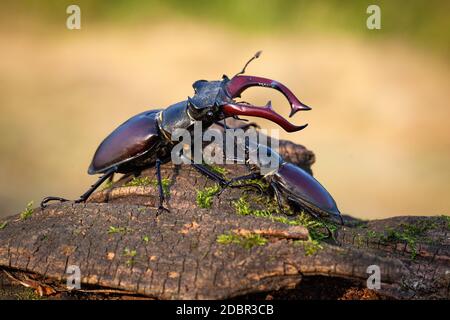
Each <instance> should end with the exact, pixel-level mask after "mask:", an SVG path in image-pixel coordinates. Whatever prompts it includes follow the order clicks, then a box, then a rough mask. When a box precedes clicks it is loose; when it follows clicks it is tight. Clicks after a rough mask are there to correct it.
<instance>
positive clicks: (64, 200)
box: [40, 197, 69, 209]
mask: <svg viewBox="0 0 450 320" xmlns="http://www.w3.org/2000/svg"><path fill="white" fill-rule="evenodd" d="M50 201H59V202H66V201H69V200H68V199H65V198H61V197H45V198H44V199H42V201H41V204H40V207H41V209H45V208H46V207H47V203H48V202H50Z"/></svg>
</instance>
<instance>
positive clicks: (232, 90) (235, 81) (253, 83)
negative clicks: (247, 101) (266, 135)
mask: <svg viewBox="0 0 450 320" xmlns="http://www.w3.org/2000/svg"><path fill="white" fill-rule="evenodd" d="M250 87H266V88H272V89H275V90H277V91H279V92H281V93H282V94H283V95H284V96H285V97H286V99H287V100H288V101H289V104H290V105H291V113H290V114H289V117H292V116H293V115H294V114H295V113H297V112H298V111H300V110H305V111H306V110H311V108H310V107H308V106H307V105H305V104H303V103H302V102H300V100H298V98H297V97H296V96H295V95H294V94H293V93H292V91H291V90H289V89H288V88H287V87H286V86H285V85H283V84H282V83H279V82H278V81H275V80H272V79H267V78H262V77H254V76H234V77H233V78H232V79H231V80H230V81H228V83H227V84H226V86H225V90H226V92H227V94H228V95H229V96H230V97H231V98H236V97H240V96H241V93H242V92H243V91H244V90H245V89H248V88H250Z"/></svg>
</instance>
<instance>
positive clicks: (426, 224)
mask: <svg viewBox="0 0 450 320" xmlns="http://www.w3.org/2000/svg"><path fill="white" fill-rule="evenodd" d="M438 227H439V225H438V224H437V222H436V221H433V220H431V221H430V220H423V221H418V222H416V223H411V224H409V223H402V224H400V225H399V226H398V227H397V228H395V229H394V228H387V229H386V230H385V231H384V232H377V231H373V230H369V231H368V232H367V238H368V239H370V240H371V239H374V240H378V241H380V242H381V243H384V244H387V243H398V242H402V243H406V244H407V245H408V246H409V248H410V250H411V259H413V260H414V259H415V258H416V256H417V254H418V252H417V243H418V242H425V243H431V242H432V240H431V239H429V238H428V237H427V236H426V232H428V231H429V230H432V229H436V228H438Z"/></svg>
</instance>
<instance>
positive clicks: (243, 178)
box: [217, 172, 264, 196]
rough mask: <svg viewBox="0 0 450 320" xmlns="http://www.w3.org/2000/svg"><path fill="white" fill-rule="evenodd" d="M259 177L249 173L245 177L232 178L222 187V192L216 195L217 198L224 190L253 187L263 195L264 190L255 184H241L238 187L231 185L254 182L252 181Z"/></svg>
mask: <svg viewBox="0 0 450 320" xmlns="http://www.w3.org/2000/svg"><path fill="white" fill-rule="evenodd" d="M260 177H261V175H259V174H257V173H254V172H252V173H250V174H247V175H245V176H240V177H235V178H232V179H230V180H228V181H227V182H226V183H225V185H223V186H222V190H220V191H219V193H218V194H217V196H220V195H221V194H222V192H224V191H225V189H226V188H244V187H255V188H257V189H258V191H259V192H260V193H261V194H263V193H264V190H263V189H262V188H261V186H260V185H258V184H257V183H242V184H238V185H233V183H235V182H238V181H244V180H254V179H258V178H260Z"/></svg>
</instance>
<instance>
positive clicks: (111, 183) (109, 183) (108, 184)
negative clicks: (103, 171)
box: [102, 180, 114, 190]
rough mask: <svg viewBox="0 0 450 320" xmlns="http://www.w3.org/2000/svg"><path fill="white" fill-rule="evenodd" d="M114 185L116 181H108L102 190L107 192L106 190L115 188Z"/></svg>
mask: <svg viewBox="0 0 450 320" xmlns="http://www.w3.org/2000/svg"><path fill="white" fill-rule="evenodd" d="M113 184H114V181H112V180H107V181H106V182H105V183H104V184H103V188H102V190H106V189H109V188H111V187H112V186H113Z"/></svg>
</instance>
